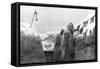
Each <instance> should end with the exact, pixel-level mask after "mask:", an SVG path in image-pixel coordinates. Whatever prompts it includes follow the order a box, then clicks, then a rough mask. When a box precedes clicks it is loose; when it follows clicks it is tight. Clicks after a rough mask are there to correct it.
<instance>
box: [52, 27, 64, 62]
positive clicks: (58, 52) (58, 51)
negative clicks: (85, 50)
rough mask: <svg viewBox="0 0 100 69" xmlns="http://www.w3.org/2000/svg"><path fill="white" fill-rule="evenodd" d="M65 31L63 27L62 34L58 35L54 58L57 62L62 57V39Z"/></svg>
mask: <svg viewBox="0 0 100 69" xmlns="http://www.w3.org/2000/svg"><path fill="white" fill-rule="evenodd" d="M63 32H64V30H63V29H62V30H61V32H60V34H58V35H57V37H56V42H55V51H54V60H55V61H56V62H59V61H60V59H61V40H62V35H63Z"/></svg>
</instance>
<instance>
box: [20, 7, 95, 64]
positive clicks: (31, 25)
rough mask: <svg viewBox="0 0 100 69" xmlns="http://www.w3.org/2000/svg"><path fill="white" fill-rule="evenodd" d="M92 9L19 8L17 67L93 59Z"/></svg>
mask: <svg viewBox="0 0 100 69" xmlns="http://www.w3.org/2000/svg"><path fill="white" fill-rule="evenodd" d="M95 13H96V11H95V10H94V9H80V8H60V7H46V6H42V7H41V6H27V5H21V6H20V64H28V63H49V62H55V63H56V62H70V61H73V62H75V61H83V60H94V59H96V35H95V33H96V32H95V29H96V20H95V19H96V14H95Z"/></svg>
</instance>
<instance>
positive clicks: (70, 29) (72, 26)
mask: <svg viewBox="0 0 100 69" xmlns="http://www.w3.org/2000/svg"><path fill="white" fill-rule="evenodd" d="M67 30H69V31H70V32H71V33H73V32H74V25H73V24H72V23H69V24H68V25H67Z"/></svg>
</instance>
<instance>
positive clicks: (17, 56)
mask: <svg viewBox="0 0 100 69" xmlns="http://www.w3.org/2000/svg"><path fill="white" fill-rule="evenodd" d="M13 5H15V7H16V13H15V14H16V16H14V17H16V20H15V21H16V32H17V33H16V56H15V57H16V59H15V61H16V62H13V63H11V64H12V65H14V66H18V67H19V66H34V65H35V66H36V65H54V64H68V63H86V62H97V61H98V60H97V57H98V56H97V49H98V48H97V46H98V45H97V42H98V39H97V38H98V37H97V36H98V35H97V31H98V29H97V21H98V16H97V15H98V12H97V9H98V8H97V7H90V6H76V5H75V6H74V5H58V4H43V3H26V2H16V3H13ZM20 6H41V7H56V8H73V9H90V10H91V9H92V10H95V15H96V17H95V22H96V24H95V27H96V30H95V33H96V40H95V41H96V44H95V45H96V46H95V59H94V60H75V61H63V62H45V63H26V64H20ZM11 14H12V13H11ZM13 38H15V37H13ZM12 49H13V48H12ZM14 50H15V49H14ZM11 53H12V52H11ZM12 58H13V57H12ZM12 61H13V60H12V59H11V62H12Z"/></svg>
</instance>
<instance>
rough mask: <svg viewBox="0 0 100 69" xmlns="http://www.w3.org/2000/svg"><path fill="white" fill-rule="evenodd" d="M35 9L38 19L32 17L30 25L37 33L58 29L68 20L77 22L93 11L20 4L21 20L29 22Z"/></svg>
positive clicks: (65, 24)
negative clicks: (31, 24)
mask: <svg viewBox="0 0 100 69" xmlns="http://www.w3.org/2000/svg"><path fill="white" fill-rule="evenodd" d="M35 9H36V10H37V12H38V14H37V17H38V21H35V19H34V21H33V26H32V27H33V29H35V30H36V31H37V32H38V33H46V32H54V31H60V30H61V29H62V28H63V27H66V26H67V24H69V23H70V22H72V23H73V24H77V23H79V22H80V21H81V20H83V19H84V18H86V17H87V16H88V15H89V14H92V13H94V12H95V11H94V10H87V9H73V8H55V7H35V6H21V11H20V12H21V16H20V17H21V22H26V23H29V24H30V23H31V21H32V16H33V13H34V10H35Z"/></svg>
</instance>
